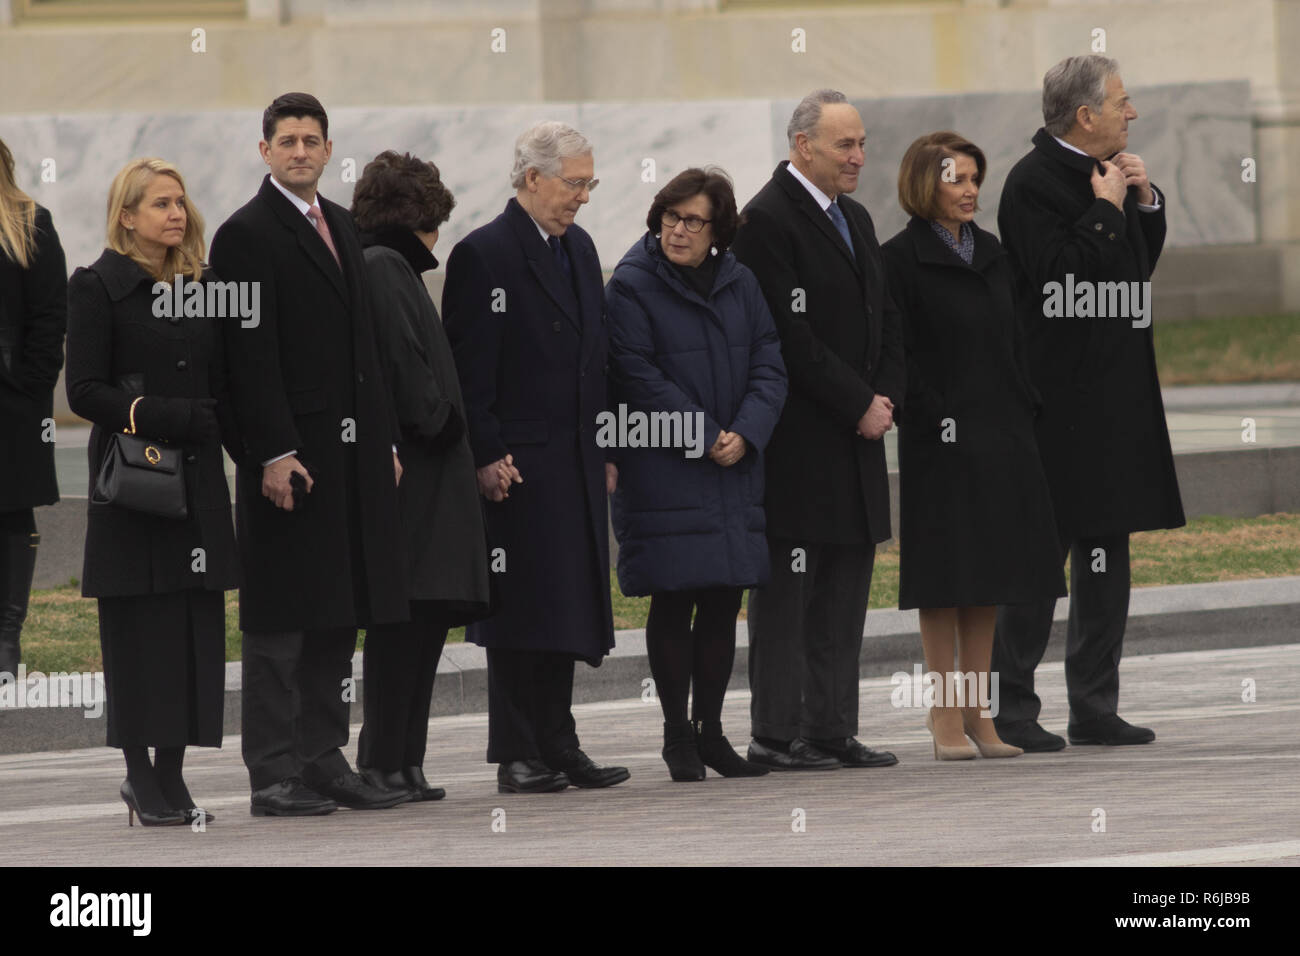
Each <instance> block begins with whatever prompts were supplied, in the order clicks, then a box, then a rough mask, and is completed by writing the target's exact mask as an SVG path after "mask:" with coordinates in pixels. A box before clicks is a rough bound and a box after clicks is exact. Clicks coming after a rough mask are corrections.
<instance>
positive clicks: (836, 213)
mask: <svg viewBox="0 0 1300 956" xmlns="http://www.w3.org/2000/svg"><path fill="white" fill-rule="evenodd" d="M826 212H827V214H829V215H830V217H831V222H833V223H835V228H836V229H837V230H838V231H839V234H840V238H842V239H843V240H844V244H845V245H846V246H848V247H849V252H852V251H853V240H852V239H850V238H849V223H848V220H847V219H845V218H844V210H842V209H840V204H839V203H837V202H836V201H835V200H833V199H832V200H831V204H830V205H829V206H827V207H826Z"/></svg>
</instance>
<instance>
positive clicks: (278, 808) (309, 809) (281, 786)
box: [249, 777, 339, 817]
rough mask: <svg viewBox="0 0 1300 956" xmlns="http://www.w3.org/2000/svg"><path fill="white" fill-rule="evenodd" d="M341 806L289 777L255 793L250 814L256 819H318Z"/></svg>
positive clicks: (299, 779)
mask: <svg viewBox="0 0 1300 956" xmlns="http://www.w3.org/2000/svg"><path fill="white" fill-rule="evenodd" d="M338 808H339V805H338V804H337V803H335V802H334V801H333V800H330V799H329V798H327V797H323V796H321V795H320V794H319V793H317V792H316V791H315V790H312V789H311V788H310V787H308V786H307V785H306V784H304V783H303V782H302V779H301V778H300V777H289V778H288V779H287V780H281V781H280V782H279V783H273V784H271V785H270V786H269V787H263V788H262V789H261V790H254V791H253V799H252V803H251V805H250V807H249V812H250V813H252V815H253V816H255V817H318V816H321V815H323V814H326V813H333V812H334V811H335V810H337V809H338Z"/></svg>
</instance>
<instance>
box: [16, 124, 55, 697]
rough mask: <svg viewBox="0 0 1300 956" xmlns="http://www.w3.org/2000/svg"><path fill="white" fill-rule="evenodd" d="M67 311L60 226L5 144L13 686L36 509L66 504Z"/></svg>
mask: <svg viewBox="0 0 1300 956" xmlns="http://www.w3.org/2000/svg"><path fill="white" fill-rule="evenodd" d="M67 302H68V272H67V266H66V265H65V264H64V259H63V247H62V246H61V245H59V236H58V233H56V232H55V231H54V223H53V222H52V221H51V220H50V214H49V212H48V211H47V210H46V209H45V208H44V207H42V206H38V205H37V204H36V202H35V201H34V200H33V199H32V198H31V197H30V196H28V195H27V194H26V193H25V192H23V191H22V190H21V189H19V188H18V183H17V182H16V181H15V179H14V157H13V154H12V153H11V152H9V147H8V146H6V145H5V144H4V142H3V141H0V462H4V463H5V467H2V468H0V674H10V675H12V676H13V677H14V678H16V677H17V675H18V662H19V661H20V660H21V657H22V650H21V644H20V638H21V636H22V630H23V621H24V620H26V618H27V599H28V595H29V594H30V592H31V587H32V573H33V571H34V570H35V569H36V546H37V544H38V543H39V541H40V535H39V534H37V533H36V518H35V515H34V514H33V512H32V509H33V508H34V507H37V506H40V505H52V504H54V503H55V502H56V501H58V500H59V486H58V484H57V483H56V482H55V479H54V442H53V441H50V440H48V438H49V437H50V433H49V428H48V426H49V423H50V422H51V421H52V419H51V416H52V414H53V408H54V386H55V385H56V384H57V383H58V380H59V369H60V368H62V367H63V332H64V328H65V327H66V325H67Z"/></svg>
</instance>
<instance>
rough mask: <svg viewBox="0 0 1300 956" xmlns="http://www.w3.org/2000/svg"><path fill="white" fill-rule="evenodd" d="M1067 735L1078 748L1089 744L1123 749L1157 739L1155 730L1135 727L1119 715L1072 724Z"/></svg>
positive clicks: (1108, 715)
mask: <svg viewBox="0 0 1300 956" xmlns="http://www.w3.org/2000/svg"><path fill="white" fill-rule="evenodd" d="M1066 733H1067V734H1069V735H1070V743H1072V744H1074V745H1075V746H1078V747H1084V746H1088V745H1089V744H1101V745H1104V746H1107V747H1121V746H1124V745H1126V744H1149V743H1151V741H1153V740H1155V739H1156V732H1155V731H1154V730H1148V729H1147V728H1146V727H1134V726H1133V725H1132V724H1130V723H1129V722H1128V721H1127V720H1125V719H1124V718H1123V717H1120V716H1119V715H1118V714H1107V715H1106V716H1105V717H1098V718H1097V719H1096V720H1090V721H1087V722H1086V723H1079V724H1070V725H1069V727H1067V728H1066Z"/></svg>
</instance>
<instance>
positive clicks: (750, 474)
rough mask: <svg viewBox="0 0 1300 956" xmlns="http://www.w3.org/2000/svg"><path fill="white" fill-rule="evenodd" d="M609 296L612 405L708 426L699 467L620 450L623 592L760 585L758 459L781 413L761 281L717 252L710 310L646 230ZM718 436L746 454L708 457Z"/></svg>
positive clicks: (683, 458)
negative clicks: (735, 436) (736, 438)
mask: <svg viewBox="0 0 1300 956" xmlns="http://www.w3.org/2000/svg"><path fill="white" fill-rule="evenodd" d="M605 297H606V302H607V304H608V308H609V318H610V358H611V365H612V366H613V374H614V377H615V388H614V391H615V395H616V396H617V398H618V400H619V401H620V402H621V403H626V405H627V406H628V410H629V412H637V411H639V412H643V413H652V412H660V413H662V412H668V413H674V412H680V413H682V414H683V415H695V414H697V413H699V414H701V415H702V416H703V421H704V434H703V437H702V439H701V440H702V443H703V450H704V452H705V454H704V455H701V456H699V457H688V456H687V454H686V453H685V450H684V449H682V448H664V447H659V448H629V449H623V450H620V452H619V482H618V489H617V490H616V491H615V493H614V499H613V519H614V533H615V535H616V536H617V537H618V543H619V554H618V580H619V585H620V587H621V588H622V589H623V593H625V594H638V595H644V594H653V593H655V592H659V591H679V590H689V589H694V588H706V587H723V586H728V587H752V586H756V585H762V584H765V583H767V580H768V578H769V576H770V573H771V569H770V566H769V562H768V551H767V541H766V537H765V521H764V515H763V449H764V448H766V447H767V443H768V439H770V438H771V436H772V430H773V429H774V428H775V427H776V422H777V419H778V418H780V415H781V407H782V406H783V405H784V404H785V396H786V373H785V365H784V363H783V362H782V360H781V343H780V339H779V338H778V336H777V332H776V325H775V323H774V322H773V321H772V314H771V312H770V311H769V310H768V307H767V302H766V300H764V298H763V290H762V289H761V288H760V287H759V284H758V280H757V279H756V278H754V274H753V273H752V272H750V271H749V269H747V268H746V267H745V266H743V265H741V264H740V263H739V262H738V261H737V260H736V257H735V256H733V255H732V254H731V253H730V252H723V253H722V254H721V256H720V259H719V262H718V263H717V273H716V276H715V278H714V282H713V287H712V289H711V290H710V292H709V296H708V299H707V300H706V299H705V298H703V297H701V296H700V295H699V293H697V292H696V291H695V290H694V289H693V288H690V287H689V286H688V285H687V284H686V283H685V282H684V281H683V280H682V278H681V276H680V275H679V274H678V272H677V270H676V269H675V268H674V267H673V266H672V265H671V263H669V262H668V260H667V259H666V258H665V257H664V254H663V252H662V250H661V249H660V247H659V240H658V239H656V238H655V236H654V235H652V234H651V233H649V232H647V233H646V234H645V235H644V236H643V237H642V238H641V239H640V240H638V241H637V242H636V244H635V245H633V246H632V248H631V249H629V250H628V252H627V254H626V255H625V256H624V257H623V260H622V261H621V262H620V263H619V264H618V267H617V268H616V269H615V270H614V276H613V278H612V279H610V281H609V285H608V286H607V287H606V289H605ZM697 420H698V419H697ZM724 428H725V429H726V430H727V431H733V432H737V433H739V434H740V435H741V436H742V437H744V439H745V441H746V443H747V444H748V446H749V447H748V450H747V451H746V453H745V455H744V457H742V458H741V459H740V461H738V462H737V463H736V464H734V465H732V466H731V467H729V468H724V467H722V466H721V465H719V464H717V463H715V462H713V461H712V460H711V459H710V458H709V457H708V455H707V451H708V449H709V448H710V447H711V446H712V445H713V443H714V442H715V441H716V440H717V438H718V433H719V431H720V430H721V429H724Z"/></svg>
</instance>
